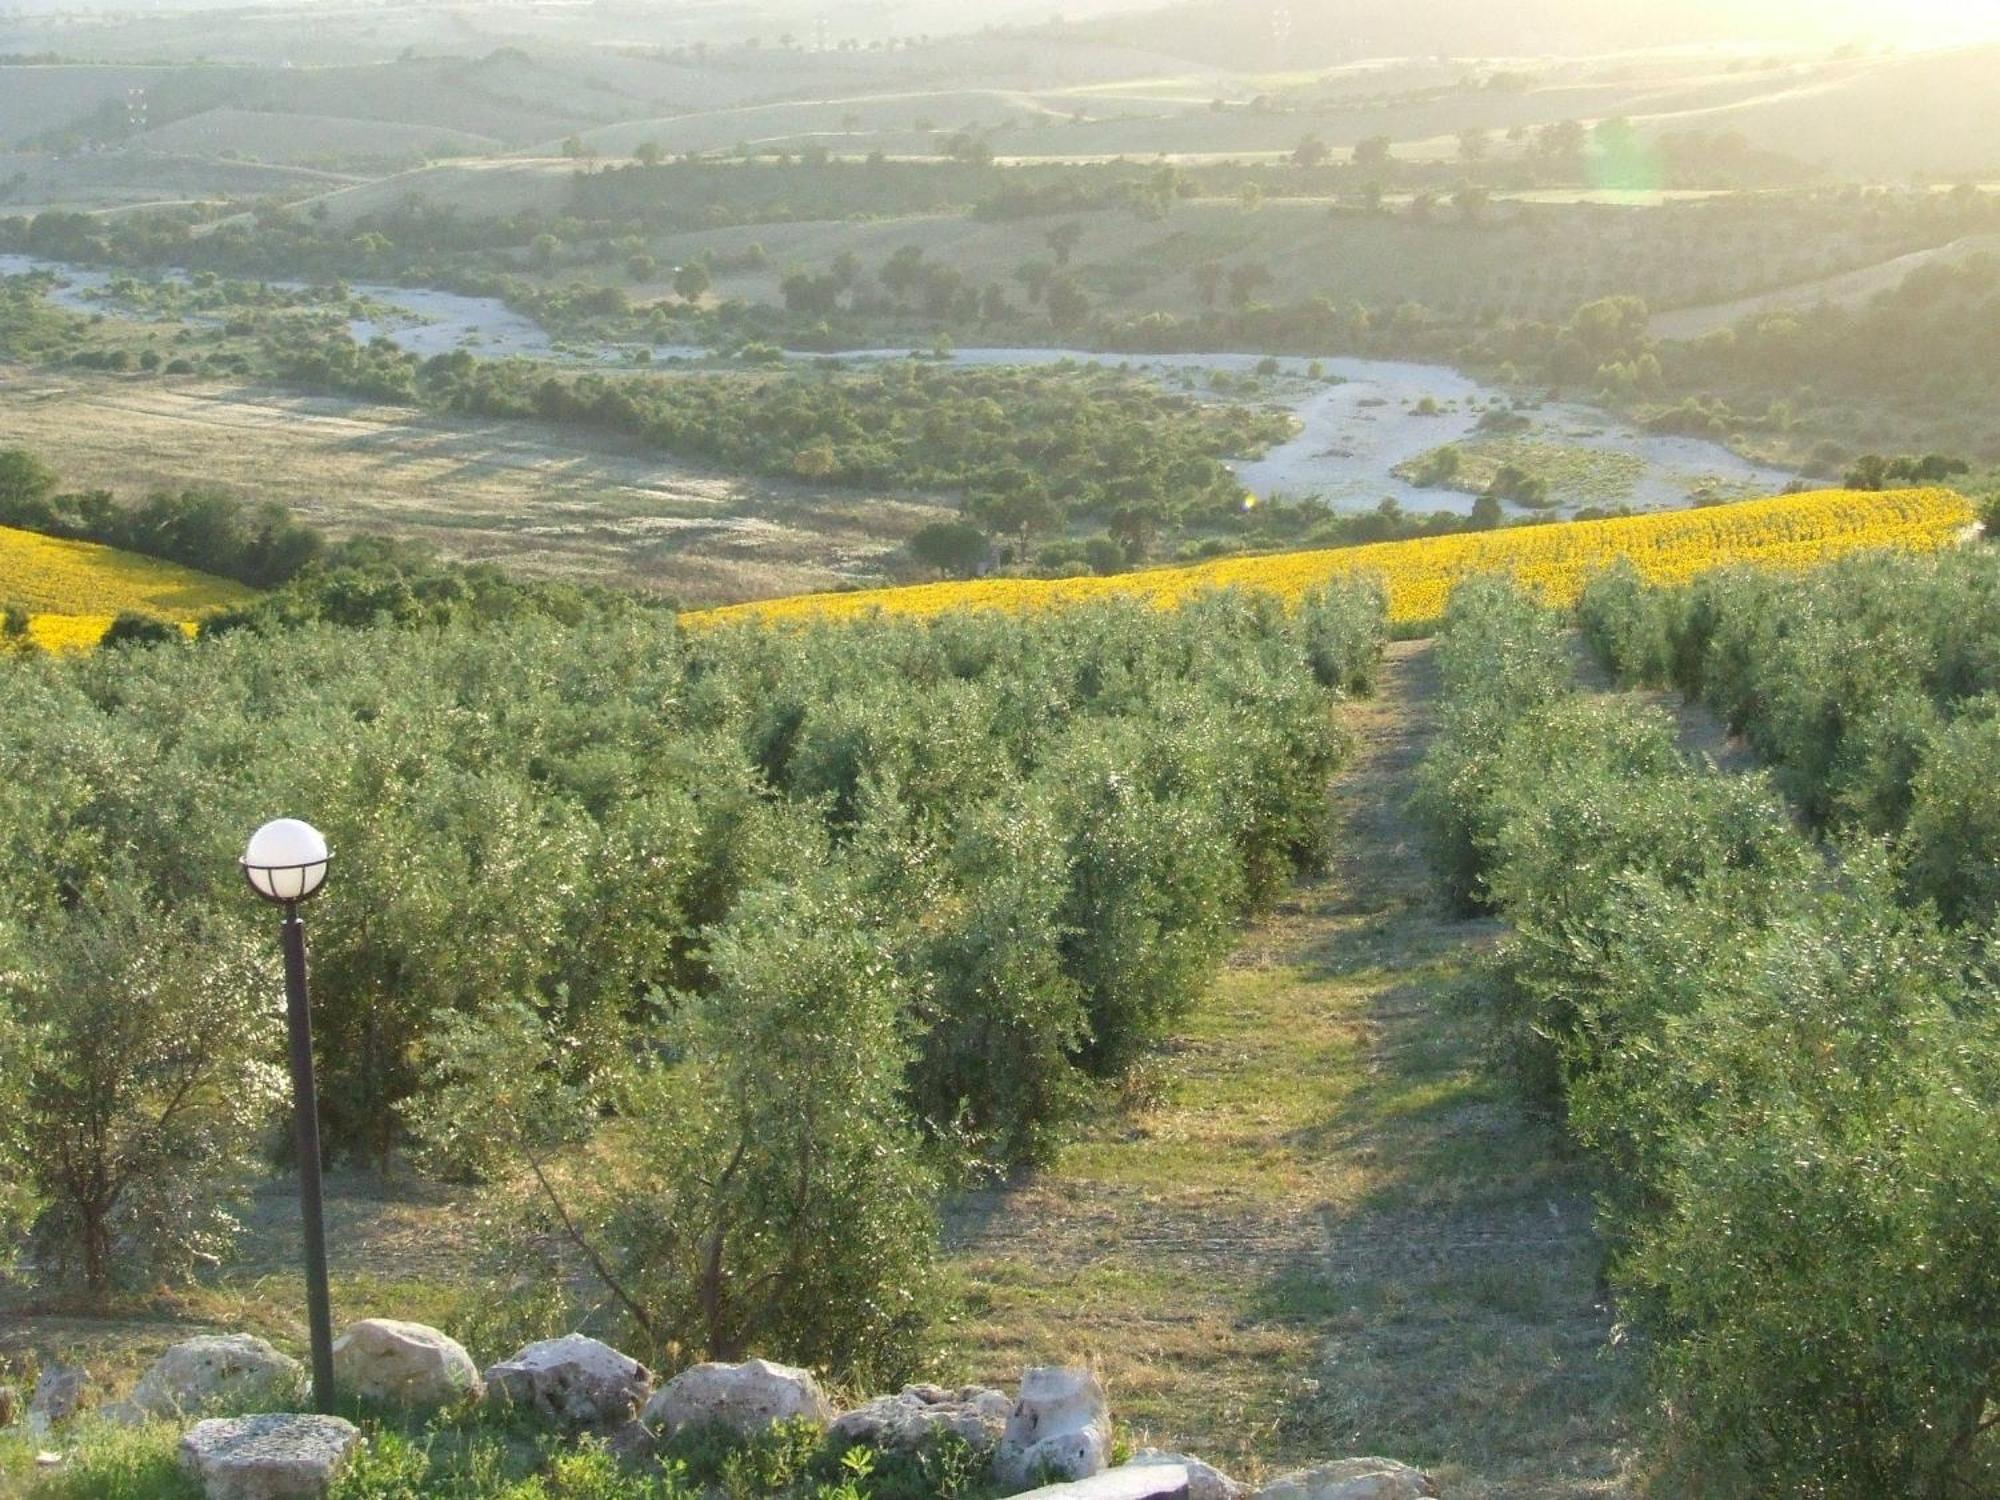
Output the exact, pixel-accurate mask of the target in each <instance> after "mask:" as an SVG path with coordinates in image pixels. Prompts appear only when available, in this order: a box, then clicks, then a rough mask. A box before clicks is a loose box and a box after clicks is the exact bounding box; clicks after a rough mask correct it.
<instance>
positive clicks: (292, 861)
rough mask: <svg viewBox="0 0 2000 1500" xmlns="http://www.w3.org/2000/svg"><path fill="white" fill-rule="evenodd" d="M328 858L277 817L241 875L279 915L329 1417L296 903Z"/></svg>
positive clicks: (254, 838) (321, 1215) (322, 1265)
mask: <svg viewBox="0 0 2000 1500" xmlns="http://www.w3.org/2000/svg"><path fill="white" fill-rule="evenodd" d="M332 859H333V855H332V853H331V852H330V851H329V850H328V849H327V847H326V840H325V839H324V838H323V837H322V836H321V835H320V831H319V830H318V829H317V828H314V827H313V826H312V825H311V824H310V823H301V822H300V821H299V820H298V819H297V818H279V819H277V820H276V821H275V822H271V823H266V824H265V825H264V826H263V827H262V828H260V829H258V830H257V831H256V832H255V833H254V834H252V835H251V836H250V847H249V848H248V849H247V850H246V851H245V852H244V855H243V875H244V878H245V879H247V880H248V881H249V882H250V889H251V890H253V891H255V892H256V893H257V894H258V895H260V896H262V897H263V898H264V899H265V900H266V901H269V902H271V903H272V904H273V905H276V906H282V907H283V908H284V909H285V920H284V923H283V925H282V926H280V928H279V929H278V931H279V935H280V937H281V938H282V940H283V943H284V949H285V1016H286V1020H287V1022H288V1023H289V1028H290V1031H291V1037H292V1110H293V1115H294V1117H295V1119H296V1121H297V1130H298V1155H299V1209H300V1212H301V1214H302V1215H303V1217H304V1220H305V1243H306V1316H307V1321H308V1322H309V1323H310V1325H311V1327H312V1369H313V1409H314V1410H315V1411H319V1412H324V1413H327V1414H329V1415H330V1414H331V1413H332V1411H333V1312H332V1308H331V1306H330V1304H329V1301H328V1297H327V1289H326V1213H325V1209H324V1207H323V1206H322V1204H321V1199H320V1180H319V1095H318V1093H317V1092H316V1090H315V1089H314V1086H313V1050H312V1002H311V999H310V997H309V996H308V994H307V992H306V924H305V922H304V921H303V920H301V918H300V917H299V903H300V902H302V901H308V900H310V899H312V897H314V896H315V895H317V894H318V893H319V890H320V887H321V886H323V885H325V884H326V867H327V865H328V863H329V862H330V861H331V860H332Z"/></svg>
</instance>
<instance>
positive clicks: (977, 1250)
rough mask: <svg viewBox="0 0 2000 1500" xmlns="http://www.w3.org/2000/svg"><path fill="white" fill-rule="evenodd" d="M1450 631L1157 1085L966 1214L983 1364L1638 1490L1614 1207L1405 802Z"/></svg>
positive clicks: (974, 1335) (1204, 1427) (1546, 1494)
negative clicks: (1606, 1220) (1603, 1235)
mask: <svg viewBox="0 0 2000 1500" xmlns="http://www.w3.org/2000/svg"><path fill="white" fill-rule="evenodd" d="M1436 693H1437V685H1436V678H1435V672H1434V669H1433V664H1432V660H1431V654H1430V648H1429V646H1428V644H1427V643H1413V644H1403V645H1398V646H1395V647H1392V648H1391V652H1390V656H1389V660H1388V663H1387V667H1386V672H1385V676H1384V681H1383V684H1382V689H1381V692H1380V694H1379V695H1378V697H1377V698H1376V699H1374V700H1373V701H1370V702H1366V703H1359V704H1355V705H1352V706H1350V707H1349V708H1348V709H1346V710H1344V711H1343V722H1344V723H1345V724H1346V726H1347V727H1348V729H1349V730H1350V732H1351V733H1352V734H1353V735H1354V737H1355V753H1354V755H1353V757H1352V758H1351V760H1350V762H1349V765H1348V767H1347V769H1346V771H1345V772H1344V773H1343V775H1342V776H1341V778H1340V779H1339V781H1338V783H1337V784H1336V785H1335V787H1334V789H1333V801H1334V812H1335V816H1336V817H1337V819H1338V822H1339V825H1340V828H1341V830H1342V833H1341V839H1340V848H1339V854H1338V857H1337V860H1336V863H1335V868H1334V869H1333V870H1332V871H1331V872H1330V873H1329V875H1328V876H1327V877H1326V878H1325V879H1323V880H1320V881H1317V882H1315V883H1311V884H1309V885H1306V886H1304V887H1301V888H1300V889H1299V890H1297V891H1296V892H1295V893H1294V896H1293V898H1292V900H1290V901H1289V902H1288V903H1287V904H1285V905H1284V906H1283V907H1282V908H1281V909H1279V910H1278V911H1276V912H1275V913H1273V914H1272V915H1271V916H1270V917H1269V918H1268V919H1266V920H1264V921H1262V922H1260V923H1258V924H1257V925H1256V926H1255V927H1253V928H1252V929H1251V930H1250V931H1249V932H1248V933H1247V934H1246V935H1245V938H1244V941H1243V943H1242V946H1241V948H1240V950H1239V951H1238V953H1237V954H1236V956H1235V958H1234V959H1233V961H1232V962H1231V964H1230V966H1229V967H1228V969H1227V971H1226V972H1225V973H1224V975H1223V976H1222V978H1221V980H1220V981H1219V983H1218V984H1217V986H1216V987H1215V990H1214V993H1213V994H1212V995H1211V997H1210V998H1209V1000H1208V1001H1207V1002H1206V1003H1205V1004H1204V1005H1203V1006H1202V1007H1201V1008H1200V1010H1199V1011H1198V1012H1197V1013H1196V1014H1195V1015H1194V1016H1192V1017H1191V1018H1190V1020H1189V1022H1188V1024H1187V1026H1186V1027H1185V1030H1184V1037H1183V1040H1182V1042H1181V1044H1180V1046H1179V1048H1178V1050H1177V1051H1176V1052H1175V1053H1174V1054H1173V1055H1172V1056H1171V1057H1169V1058H1168V1059H1167V1060H1166V1061H1165V1063H1164V1064H1163V1065H1162V1067H1161V1068H1160V1070H1159V1072H1158V1074H1157V1075H1156V1076H1155V1077H1153V1078H1152V1079H1150V1080H1148V1084H1147V1086H1146V1087H1145V1088H1144V1089H1143V1090H1142V1092H1141V1094H1140V1099H1139V1102H1138V1103H1137V1105H1136V1106H1135V1107H1134V1108H1132V1109H1130V1110H1129V1111H1127V1112H1123V1113H1120V1114H1118V1115H1117V1116H1115V1117H1114V1118H1112V1119H1110V1120H1107V1121H1106V1122H1105V1123H1104V1124H1102V1125H1101V1126H1100V1127H1099V1128H1098V1129H1097V1130H1095V1131H1094V1132H1092V1133H1091V1134H1090V1136H1089V1137H1088V1138H1087V1139H1085V1140H1083V1141H1082V1142H1080V1143H1078V1144H1077V1145H1076V1146H1075V1147H1074V1148H1073V1149H1071V1150H1070V1151H1069V1152H1068V1153H1066V1155H1065V1157H1064V1159H1063V1161H1062V1162H1061V1164H1060V1166H1059V1167H1058V1169H1057V1170H1055V1171H1053V1172H1051V1173H1049V1174H1047V1175H1045V1176H1044V1177H1042V1178H1040V1179H1038V1180H1036V1181H1035V1182H1034V1183H1032V1184H1031V1185H1028V1186H1025V1187H1020V1188H1016V1189H1013V1190H1010V1191H1008V1192H1005V1193H995V1194H991V1195H987V1196H985V1197H983V1198H981V1199H980V1200H978V1201H976V1202H973V1203H970V1204H967V1205H965V1206H964V1207H963V1209H962V1211H961V1212H960V1213H959V1214H958V1215H957V1216H956V1219H955V1222H954V1226H953V1227H954V1233H953V1242H954V1243H953V1261H954V1265H955V1266H956V1267H957V1269H958V1270H959V1272H960V1274H961V1276H962V1279H963V1281H964V1284H965V1288H966V1293H967V1305H968V1313H967V1316H966V1319H965V1321H964V1324H963V1326H962V1327H961V1328H960V1329H958V1330H957V1331H956V1337H955V1340H954V1342H955V1345H956V1347H957V1348H958V1349H960V1350H961V1351H963V1353H964V1356H965V1360H964V1362H965V1366H966V1370H965V1373H967V1374H968V1375H973V1376H979V1377H985V1378H991V1379H994V1380H995V1381H996V1382H998V1381H1000V1380H1002V1379H1006V1378H1011V1376H1012V1374H1013V1373H1014V1372H1015V1371H1016V1370H1017V1369H1018V1367H1019V1366H1020V1364H1021V1363H1023V1362H1024V1361H1025V1360H1030V1359H1056V1358H1072V1359H1073V1358H1076V1357H1079V1356H1088V1357H1090V1358H1092V1359H1094V1360H1095V1361H1096V1362H1097V1363H1098V1365H1099V1366H1100V1368H1101V1369H1102V1370H1103V1371H1104V1373H1105V1375H1106V1377H1107V1379H1108V1381H1109V1383H1110V1385H1111V1387H1112V1399H1113V1404H1114V1406H1115V1407H1116V1408H1117V1409H1118V1411H1119V1413H1120V1415H1121V1417H1122V1418H1123V1419H1125V1420H1126V1421H1128V1422H1129V1423H1130V1424H1131V1425H1132V1426H1133V1427H1134V1428H1135V1429H1136V1431H1135V1436H1136V1437H1139V1438H1142V1439H1150V1440H1156V1441H1159V1442H1161V1443H1169V1442H1171V1443H1174V1444H1178V1445H1184V1446H1186V1447H1187V1448H1189V1449H1190V1450H1191V1451H1194V1452H1197V1453H1201V1454H1204V1455H1207V1456H1210V1457H1213V1458H1215V1459H1217V1460H1218V1461H1226V1462H1227V1463H1230V1464H1234V1465H1236V1466H1238V1467H1239V1468H1241V1469H1243V1470H1244V1471H1246V1473H1255V1472H1256V1471H1257V1470H1258V1469H1259V1468H1260V1467H1262V1468H1269V1467H1273V1466H1278V1465H1283V1464H1288V1463H1292V1462H1297V1461H1304V1460H1310V1459H1315V1458H1322V1457H1338V1456H1343V1455H1347V1454H1353V1453H1361V1452H1369V1453H1376V1452H1380V1453H1386V1454H1389V1455H1391V1456H1394V1457H1400V1458H1403V1459H1406V1460H1408V1461H1410V1462H1415V1463H1421V1464H1423V1465H1425V1466H1427V1467H1429V1468H1430V1469H1431V1470H1432V1471H1433V1472H1434V1473H1436V1474H1437V1475H1438V1477H1439V1478H1440V1479H1441V1480H1443V1481H1444V1482H1445V1484H1446V1492H1447V1493H1449V1494H1451V1495H1453V1496H1456V1497H1461V1500H1479V1497H1502V1496H1504V1497H1520V1500H1527V1497H1530V1496H1532V1497H1535V1500H1556V1497H1569V1496H1584V1495H1615V1494H1622V1493H1625V1492H1626V1490H1625V1487H1624V1486H1623V1484H1622V1483H1621V1482H1620V1480H1619V1477H1618V1476H1619V1475H1620V1473H1621V1471H1622V1458H1621V1440H1622V1427H1621V1424H1620V1422H1619V1420H1618V1418H1617V1416H1616V1412H1617V1411H1618V1410H1619V1409H1620V1406H1621V1403H1622V1400H1623V1398H1624V1395H1625V1392H1624V1389H1623V1386H1622V1382H1623V1380H1624V1378H1625V1372H1624V1370H1623V1368H1622V1362H1621V1361H1618V1360H1616V1359H1612V1358H1608V1357H1607V1356H1606V1354H1605V1349H1606V1343H1607V1334H1608V1326H1609V1319H1608V1315H1607V1311H1606V1309H1605V1307H1604V1306H1603V1305H1602V1301H1601V1298H1600V1295H1599V1290H1598V1287H1597V1285H1596V1269H1597V1251H1596V1245H1595V1242H1594V1240H1593V1237H1592V1234H1591V1230H1590V1215H1589V1205H1588V1203H1587V1201H1586V1200H1585V1198H1584V1197H1583V1195H1582V1192H1581V1190H1580V1184H1579V1182H1578V1180H1577V1179H1576V1177H1575V1176H1574V1175H1573V1173H1572V1170H1571V1169H1570V1167H1569V1166H1567V1165H1566V1164H1565V1163H1564V1162H1563V1161H1562V1160H1561V1159H1560V1156H1559V1153H1558V1150H1557V1147H1556V1143H1555V1141H1554V1140H1553V1138H1552V1135H1551V1133H1550V1132H1549V1131H1548V1130H1547V1129H1546V1128H1545V1127H1544V1126H1542V1125H1541V1124H1539V1123H1537V1122H1535V1121H1533V1120H1531V1119H1529V1118H1527V1117H1526V1116H1525V1115H1524V1114H1523V1113H1522V1111H1521V1110H1520V1109H1519V1108H1518V1107H1517V1106H1516V1104H1515V1103H1514V1101H1513V1098H1512V1095H1511V1093H1510V1091H1509V1089H1508V1088H1507V1086H1506V1084H1505V1083H1504V1081H1502V1080H1500V1079H1499V1078H1497V1077H1496V1075H1495V1073H1494V1072H1493V1070H1492V1068H1491V1067H1490V1066H1489V1064H1488V1061H1487V1059H1486V1058H1485V1057H1484V1056H1483V1055H1482V1051H1481V1042H1482V1038H1483V1036H1484V1028H1483V1026H1482V1024H1481V1022H1480V1020H1479V1017H1478V1015H1477V1007H1478V1001H1479V981H1478V978H1477V975H1476V973H1475V972H1474V969H1473V963H1472V961H1473V960H1474V958H1475V957H1476V955H1477V954H1478V952H1479V951H1480V949H1481V948H1483V947H1484V946H1486V945H1487V944H1489V943H1490V942H1491V941H1492V940H1493V938H1494V936H1495V934H1496V929H1495V928H1494V927H1493V926H1492V925H1491V924H1485V923H1471V922H1461V921H1456V920H1452V919H1450V918H1448V917H1446V916H1444V915H1442V914H1441V913H1440V912H1439V911H1438V910H1437V908H1436V906H1435V904H1434V902H1433V901H1432V899H1431V895H1430V890H1429V886H1428V881H1427V878H1426V873H1425V870H1424V865H1423V860H1422V857H1421V852H1420V850H1419V849H1418V848H1417V847H1416V843H1415V837H1414V830H1413V829H1412V827H1411V825H1410V823H1409V821H1408V819H1407V818H1406V816H1405V813H1404V807H1405V804H1406V803H1407V800H1408V798H1409V795H1410V791H1411V788H1412V778H1413V775H1414V772H1415V769H1416V766H1417V763H1418V762H1419V760H1420V759H1421V757H1422V754H1423V750H1424V747H1425V745H1426V743H1427V741H1428V738H1429V735H1430V733H1431V730H1432V714H1433V711H1434V704H1435V698H1436Z"/></svg>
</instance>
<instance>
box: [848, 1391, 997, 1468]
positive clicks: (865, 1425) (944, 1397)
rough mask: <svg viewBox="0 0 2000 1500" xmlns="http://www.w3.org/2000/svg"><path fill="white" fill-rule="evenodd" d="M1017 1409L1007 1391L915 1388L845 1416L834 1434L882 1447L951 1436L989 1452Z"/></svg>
mask: <svg viewBox="0 0 2000 1500" xmlns="http://www.w3.org/2000/svg"><path fill="white" fill-rule="evenodd" d="M1013 1410H1014V1403H1013V1401H1012V1400H1010V1399H1009V1398H1008V1396H1007V1394H1006V1392H1004V1391H996V1390H993V1389H992V1388H991V1387H989V1386H983V1385H969V1386H966V1387H964V1388H963V1389H962V1390H956V1391H948V1390H946V1389H945V1388H944V1387H943V1386H937V1385H912V1386H906V1387H904V1388H903V1389H902V1390H900V1391H898V1392H897V1393H896V1394H895V1395H893V1396H877V1397H876V1398H875V1399H874V1400H873V1401H869V1402H866V1403H864V1404H863V1405H860V1406H857V1407H855V1408H854V1410H853V1411H850V1412H846V1413H843V1414H842V1415H841V1417H840V1418H839V1419H838V1420H837V1421H835V1422H834V1424H833V1428H832V1431H833V1435H834V1436H835V1437H840V1438H845V1439H847V1441H848V1442H850V1443H864V1444H866V1445H867V1446H868V1447H870V1448H881V1449H890V1448H902V1449H912V1448H921V1447H923V1446H924V1445H925V1444H926V1443H928V1442H930V1441H931V1440H932V1439H934V1438H937V1437H939V1436H942V1435H944V1434H947V1433H948V1434H950V1435H951V1436H953V1437H957V1438H962V1439H964V1440H965V1441H966V1442H967V1443H970V1444H971V1445H972V1446H973V1447H974V1448H975V1449H977V1450H978V1451H979V1452H981V1453H990V1452H992V1451H993V1447H994V1445H995V1444H997V1443H998V1442H999V1441H1000V1434H1001V1433H1002V1432H1004V1431H1005V1430H1006V1428H1007V1418H1008V1417H1009V1416H1010V1415H1011V1414H1012V1413H1013Z"/></svg>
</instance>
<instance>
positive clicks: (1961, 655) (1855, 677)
mask: <svg viewBox="0 0 2000 1500" xmlns="http://www.w3.org/2000/svg"><path fill="white" fill-rule="evenodd" d="M1581 617H1582V620H1583V623H1584V629H1585V632H1586V634H1587V635H1588V637H1589V638H1590V640H1591V642H1592V644H1593V646H1595V648H1596V649H1597V651H1598V653H1599V655H1600V656H1602V657H1603V658H1604V659H1605V660H1606V661H1607V663H1608V664H1609V665H1611V666H1612V667H1613V669H1614V670H1616V671H1618V672H1619V673H1620V674H1621V675H1623V676H1626V677H1628V678H1633V679H1636V680H1643V681H1649V682H1671V683H1672V684H1673V685H1675V686H1678V687H1679V688H1680V689H1681V690H1682V691H1683V692H1684V693H1686V694H1688V695H1689V696H1690V697H1696V696H1698V697H1700V698H1702V699H1703V700H1705V701H1706V702H1707V703H1708V705H1709V706H1710V707H1711V708H1713V709H1714V710H1715V712H1716V713H1717V714H1718V715H1719V716H1720V717H1722V718H1723V719H1724V720H1725V721H1726V722H1727V723H1728V724H1729V726H1730V728H1732V729H1733V730H1737V731H1739V732H1741V733H1743V734H1745V735H1746V736H1747V737H1748V739H1749V741H1750V743H1751V744H1752V746H1753V747H1754V748H1755V749H1756V750H1757V752H1758V754H1759V756H1760V757H1761V758H1762V759H1764V760H1765V761H1766V762H1767V763H1768V764H1769V765H1770V766H1771V767H1772V768H1773V771H1774V774H1775V776H1776V779H1777V781H1778V784H1779V786H1780V787H1781V788H1782V789H1783V790H1784V791H1785V793H1786V794H1787V795H1788V796H1789V797H1790V798H1791V799H1792V800H1793V801H1794V802H1795V803H1796V804H1797V805H1798V806H1799V808H1800V809H1801V810H1802V811H1803V812H1804V814H1805V815H1806V817H1807V819H1808V820H1809V821H1810V822H1811V824H1812V825H1813V826H1814V827H1816V828H1819V829H1826V830H1836V831H1838V830H1862V831H1866V832H1868V833H1874V834H1887V835H1898V836H1900V842H1901V847H1902V850H1903V853H1904V856H1905V858H1906V860H1907V862H1908V881H1909V886H1910V888H1911V889H1912V890H1913V891H1915V892H1917V893H1918V894H1920V895H1923V896H1926V897H1928V898H1929V899H1931V900H1934V901H1935V902H1936V903H1937V904H1938V906H1939V909H1940V910H1941V911H1942V912H1943V913H1944V914H1945V916H1946V917H1947V918H1948V919H1949V920H1951V921H1954V922H1969V923H1972V924H1975V925H1983V924H1984V923H1986V922H1989V921H1991V920H1992V918H1993V917H1994V915H1995V914H1996V912H2000V905H1996V903H2000V884H1996V883H1995V882H1994V880H1993V879H1992V877H1991V875H1990V873H1989V872H1990V870H1991V868H1992V857H1991V856H1992V855H1993V854H1994V853H1995V852H1996V851H2000V833H1996V826H2000V825H1996V813H1995V810H1994V809H1993V808H1992V807H1991V806H1990V805H1989V804H1990V802H1991V793H1990V790H1989V784H1990V776H1989V775H1988V774H1987V770H1986V766H1987V764H1990V762H1987V761H1985V759H1984V758H1985V757H1987V756H1989V755H1990V754H1991V752H1992V750H1993V748H1994V742H1993V737H1992V731H1991V729H1990V727H1989V726H1990V724H1991V722H1992V719H1993V701H1994V696H1993V695H1994V694H1995V693H1996V692H2000V653H1996V651H1995V649H1994V644H1993V643H1994V641H1995V640H2000V569H1996V567H1995V563H1994V558H1993V556H1992V554H1991V553H1990V552H1988V551H1986V550H1985V549H1965V550H1962V551H1959V552H1954V553H1945V554H1941V555H1939V556H1935V557H1921V558H1920V557H1909V556H1900V555H1882V556H1874V557H1861V558H1854V559H1848V560H1844V561H1842V562H1840V563H1838V564H1836V565H1834V566H1832V567H1829V568H1824V569H1820V570H1817V571H1815V572H1812V573H1809V574H1805V575H1801V576H1797V577H1783V576H1777V575H1771V574H1758V573H1751V572H1741V573H1734V572H1724V573H1715V574H1710V575H1707V576H1705V577H1702V578H1699V579H1697V580H1695V582H1694V583H1692V584H1690V585H1688V586H1687V587H1685V588H1678V589H1674V588H1655V587H1650V586H1648V585H1645V584H1643V583H1641V582H1640V581H1638V580H1637V579H1636V578H1635V577H1633V576H1632V575H1631V574H1629V573H1612V574H1609V575H1607V576H1605V577H1604V578H1601V579H1598V580H1596V581H1594V582H1593V583H1592V585H1591V586H1590V588H1589V589H1588V590H1587V591H1586V593H1585V595H1584V599H1583V602H1582V607H1581Z"/></svg>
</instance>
